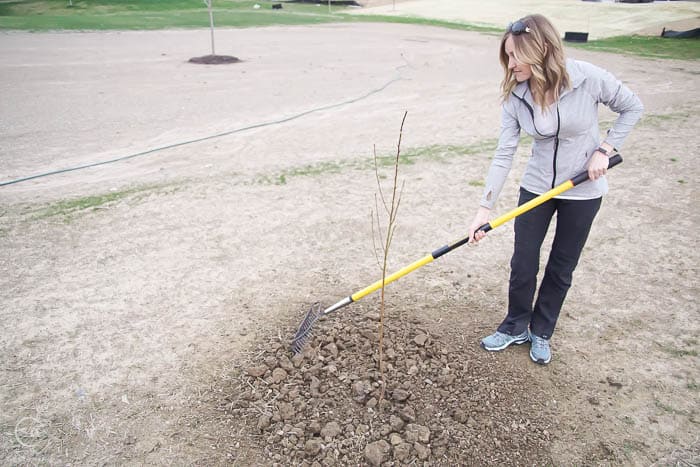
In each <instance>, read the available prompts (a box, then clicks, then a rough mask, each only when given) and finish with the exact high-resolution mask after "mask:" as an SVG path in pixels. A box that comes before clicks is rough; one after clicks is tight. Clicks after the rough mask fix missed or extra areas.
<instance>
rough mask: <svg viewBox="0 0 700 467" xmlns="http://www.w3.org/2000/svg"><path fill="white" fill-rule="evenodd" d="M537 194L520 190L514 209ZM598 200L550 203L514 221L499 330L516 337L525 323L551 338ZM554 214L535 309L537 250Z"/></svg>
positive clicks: (598, 207)
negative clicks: (504, 312) (505, 307)
mask: <svg viewBox="0 0 700 467" xmlns="http://www.w3.org/2000/svg"><path fill="white" fill-rule="evenodd" d="M536 196H537V195H535V194H533V193H530V192H529V191H527V190H524V189H522V188H521V189H520V200H519V201H518V205H521V204H524V203H526V202H528V201H530V200H531V199H533V198H535V197H536ZM601 199H602V198H597V199H592V200H567V199H551V200H549V201H547V202H546V203H544V204H541V205H539V206H537V207H536V208H534V209H532V210H531V211H528V212H526V213H525V214H521V215H520V216H518V217H516V218H515V249H514V251H513V258H512V259H511V261H510V267H511V273H510V288H509V293H508V315H507V316H506V318H505V320H504V321H503V323H501V325H500V326H499V327H498V330H499V331H500V332H503V333H506V334H510V335H516V334H520V333H522V332H523V331H525V330H526V329H527V328H528V325H529V327H530V331H531V332H532V333H533V334H535V335H537V336H540V337H542V338H545V339H549V338H551V337H552V334H553V333H554V327H555V326H556V324H557V319H558V318H559V312H560V311H561V307H562V304H563V303H564V299H565V298H566V293H567V292H568V291H569V287H571V278H572V276H573V273H574V269H575V268H576V265H577V264H578V260H579V257H580V256H581V250H583V246H584V245H585V244H586V239H587V238H588V233H589V232H590V230H591V224H592V223H593V219H594V218H595V216H596V214H597V213H598V210H599V209H600V204H601ZM555 212H556V213H557V226H556V231H555V234H554V241H553V243H552V250H551V251H550V253H549V260H548V261H547V267H546V268H545V272H544V277H543V278H542V283H541V284H540V290H539V292H538V295H537V301H536V302H535V306H534V308H533V306H532V302H533V299H534V297H535V289H536V287H537V273H538V272H539V267H540V249H541V247H542V242H543V241H544V237H545V235H546V234H547V230H548V229H549V224H550V222H551V220H552V217H553V216H554V213H555Z"/></svg>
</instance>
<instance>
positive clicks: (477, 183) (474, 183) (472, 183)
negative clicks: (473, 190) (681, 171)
mask: <svg viewBox="0 0 700 467" xmlns="http://www.w3.org/2000/svg"><path fill="white" fill-rule="evenodd" d="M469 186H477V187H478V186H484V181H483V180H469Z"/></svg>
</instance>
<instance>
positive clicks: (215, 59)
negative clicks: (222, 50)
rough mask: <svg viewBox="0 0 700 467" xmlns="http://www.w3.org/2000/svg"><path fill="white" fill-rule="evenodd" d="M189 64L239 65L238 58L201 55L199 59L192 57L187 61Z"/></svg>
mask: <svg viewBox="0 0 700 467" xmlns="http://www.w3.org/2000/svg"><path fill="white" fill-rule="evenodd" d="M188 62H190V63H197V64H200V65H228V64H231V63H240V62H241V60H240V59H238V57H234V56H232V55H211V54H210V55H202V56H201V57H192V58H190V59H189V60H188Z"/></svg>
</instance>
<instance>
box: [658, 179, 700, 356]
mask: <svg viewBox="0 0 700 467" xmlns="http://www.w3.org/2000/svg"><path fill="white" fill-rule="evenodd" d="M679 182H680V180H679ZM683 183H685V182H683ZM655 344H656V345H658V346H659V348H660V349H661V350H662V351H663V352H665V353H667V354H669V355H671V356H673V357H697V356H698V351H697V350H695V349H677V348H675V347H671V346H670V345H663V344H659V343H658V342H655Z"/></svg>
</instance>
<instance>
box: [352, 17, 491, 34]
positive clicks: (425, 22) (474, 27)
mask: <svg viewBox="0 0 700 467" xmlns="http://www.w3.org/2000/svg"><path fill="white" fill-rule="evenodd" d="M342 16H343V21H347V22H358V23H398V24H417V25H421V26H434V27H440V28H447V29H457V30H460V31H475V32H481V33H484V34H490V35H501V34H503V28H498V27H494V26H489V25H483V24H474V23H458V22H455V21H443V20H437V19H428V18H412V17H408V16H383V15H350V14H344V15H342Z"/></svg>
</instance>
